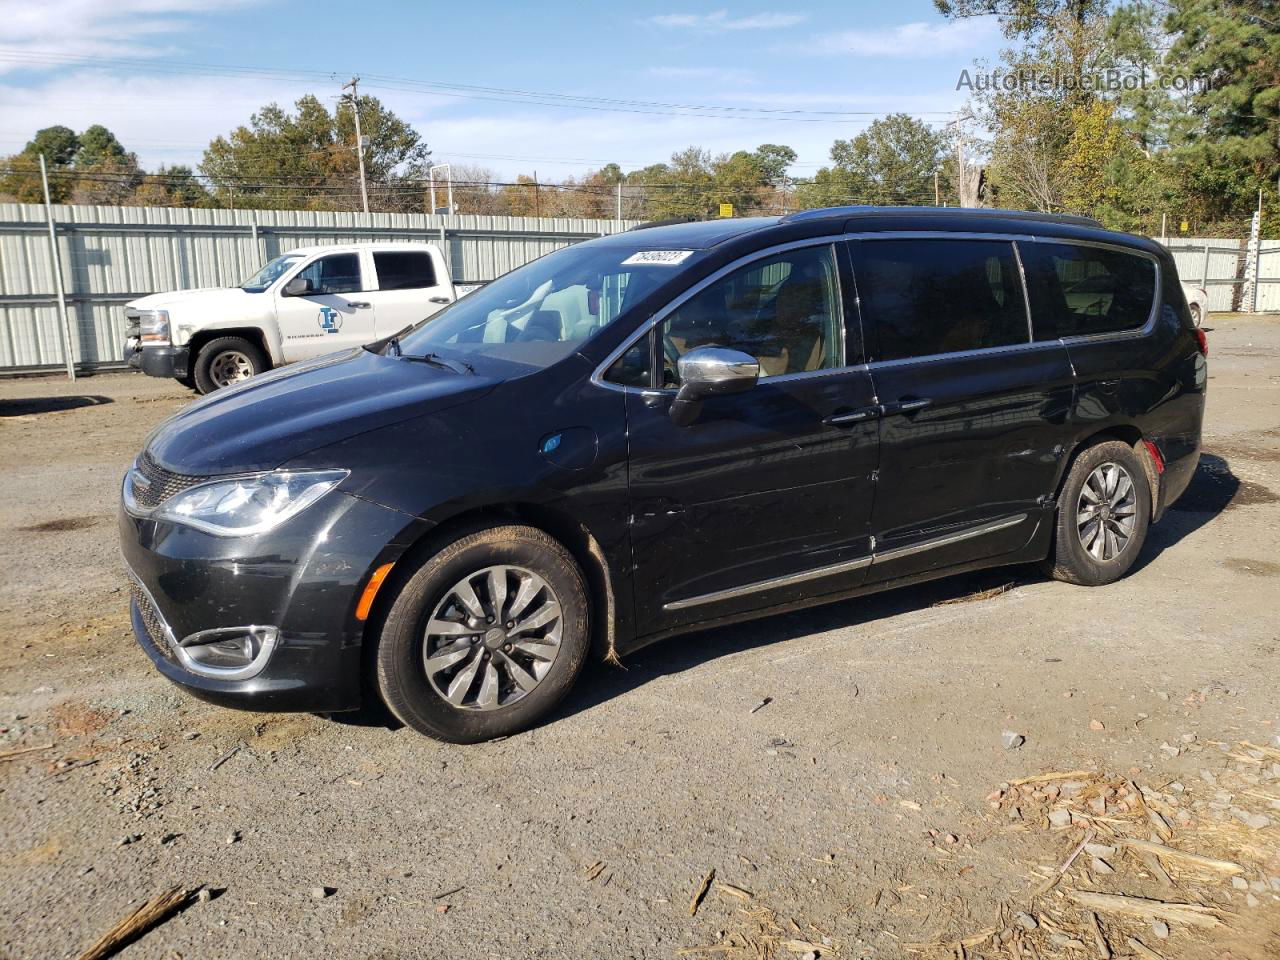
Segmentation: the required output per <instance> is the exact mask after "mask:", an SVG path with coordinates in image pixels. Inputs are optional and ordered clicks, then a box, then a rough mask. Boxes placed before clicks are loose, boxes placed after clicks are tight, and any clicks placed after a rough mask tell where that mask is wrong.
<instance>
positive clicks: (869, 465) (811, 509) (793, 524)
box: [620, 244, 876, 633]
mask: <svg viewBox="0 0 1280 960" xmlns="http://www.w3.org/2000/svg"><path fill="white" fill-rule="evenodd" d="M847 280H848V273H847V262H845V261H844V258H843V256H842V252H841V251H840V249H839V248H838V247H835V246H833V245H831V244H820V245H815V246H808V247H801V248H797V249H792V250H788V251H785V252H782V253H775V254H771V255H769V254H766V255H764V256H762V257H759V258H757V259H755V260H753V261H751V262H749V263H747V264H745V265H742V266H739V267H737V268H736V269H730V268H726V270H725V271H722V273H721V274H720V275H717V276H716V277H713V278H712V279H711V281H710V282H706V283H704V284H702V285H700V286H699V287H698V288H695V291H694V292H692V294H691V295H686V297H685V298H684V299H683V300H682V301H678V302H677V305H676V308H675V309H674V310H673V311H670V312H668V313H667V315H666V316H665V318H664V319H663V320H662V321H661V322H660V323H659V324H658V325H657V327H656V328H655V331H654V334H651V336H650V341H649V342H651V343H652V348H651V349H652V355H653V357H654V358H655V360H656V361H657V367H658V369H659V370H660V371H661V376H660V377H658V378H655V381H656V382H655V381H651V383H652V384H653V387H654V388H651V389H648V390H643V391H641V390H632V391H629V393H628V396H627V425H628V431H629V463H630V467H629V477H630V480H629V483H630V496H631V503H632V517H633V521H632V549H633V555H634V561H635V577H634V580H635V596H636V606H637V610H636V614H637V622H638V625H639V628H640V632H641V633H656V632H660V631H663V630H667V629H672V628H674V627H677V626H680V625H683V624H688V623H693V622H696V621H698V620H702V619H707V618H709V617H712V616H716V617H719V616H724V615H730V614H733V613H736V612H743V611H748V610H754V609H760V608H763V607H767V606H773V605H775V604H778V603H786V602H791V601H796V600H802V599H805V598H808V597H816V596H821V595H824V594H830V593H834V592H837V591H839V590H842V589H847V588H849V587H852V586H856V585H857V584H858V583H860V582H861V580H862V578H863V577H864V576H865V573H866V568H867V566H868V565H869V563H870V560H869V556H870V539H869V537H870V528H869V521H870V516H871V505H872V495H873V491H874V477H873V474H874V471H875V466H876V426H875V422H874V418H872V417H870V416H869V414H868V411H869V410H870V409H873V404H874V397H873V396H872V390H871V381H870V378H869V377H868V375H867V372H866V369H865V368H864V367H860V366H858V367H854V366H849V364H850V363H858V362H859V361H860V359H861V356H860V354H861V338H860V336H858V335H857V330H856V326H855V327H854V328H853V329H852V330H846V325H845V321H844V315H845V312H844V309H843V301H842V293H841V291H842V288H844V287H845V286H846V285H847ZM850 334H853V335H852V336H850ZM710 345H715V346H725V347H731V348H734V349H738V350H742V351H743V352H746V353H749V354H751V355H752V356H754V357H756V358H757V359H758V360H759V362H760V367H761V374H760V381H759V382H758V383H757V384H756V386H754V387H753V388H751V389H750V390H748V391H746V392H745V393H741V394H738V395H735V396H722V397H715V398H711V399H707V400H705V401H703V404H702V409H701V413H700V415H699V416H698V417H697V418H696V419H695V420H694V421H693V422H692V423H691V424H689V425H688V426H680V425H678V424H676V423H674V422H673V421H672V420H671V418H670V416H669V415H668V411H669V408H670V405H671V400H672V398H673V396H674V393H675V388H676V387H677V386H678V381H679V373H678V368H677V365H676V361H677V360H678V359H679V357H680V355H682V354H683V353H686V352H688V351H689V350H692V349H694V348H696V347H700V346H710ZM637 349H638V350H640V351H641V352H643V349H644V346H643V344H642V345H641V346H640V347H638V348H637ZM626 361H627V358H626V357H624V358H623V360H622V361H620V364H621V366H622V367H625V366H626Z"/></svg>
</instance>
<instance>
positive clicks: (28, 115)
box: [0, 0, 1001, 180]
mask: <svg viewBox="0 0 1280 960" xmlns="http://www.w3.org/2000/svg"><path fill="white" fill-rule="evenodd" d="M1000 46H1001V38H1000V36H999V32H998V29H997V26H996V24H995V23H994V22H993V20H992V19H991V18H977V19H973V20H966V21H960V22H955V23H951V22H948V21H946V20H944V19H943V18H942V17H941V16H939V15H938V14H937V12H936V11H935V10H934V7H933V4H932V2H930V0H901V2H898V3H894V4H885V3H854V2H843V3H834V2H812V3H803V2H801V3H797V4H795V5H791V4H783V3H776V2H775V3H768V2H763V3H742V4H727V3H721V2H716V3H698V2H675V0H673V2H667V3H657V4H614V3H600V2H594V3H593V2H590V0H586V2H584V0H578V2H573V3H571V2H565V0H542V2H540V3H538V4H536V5H534V4H518V3H501V2H489V3H473V4H461V3H457V2H450V3H425V2H422V3H410V2H403V3H380V2H365V3H351V2H350V0H346V2H338V0H319V2H309V3H305V4H303V3H289V2H284V0H43V2H30V0H3V2H0V153H10V152H14V151H16V150H18V149H20V148H21V146H22V144H23V143H24V142H25V141H26V140H27V139H28V138H29V137H30V136H31V134H32V133H33V132H34V131H35V130H36V129H38V128H39V127H43V126H48V125H50V124H54V123H61V124H65V125H66V126H69V127H72V128H74V129H76V130H80V129H83V128H84V127H85V126H88V125H89V124H91V123H95V122H97V123H104V124H106V125H107V126H108V127H110V128H111V129H112V130H114V131H115V132H116V133H117V135H118V136H119V137H120V139H121V140H122V141H123V142H124V143H125V145H126V146H127V147H128V148H130V149H132V150H134V151H135V152H136V153H137V154H138V156H139V158H140V159H141V160H142V162H143V163H144V165H146V166H154V165H157V164H159V163H193V164H194V163H195V162H198V160H199V158H200V155H201V152H202V150H203V147H204V146H205V144H207V143H208V141H209V140H210V138H212V137H213V136H215V135H217V134H219V133H225V132H228V131H229V130H231V129H232V128H233V127H234V126H236V125H237V124H238V123H242V122H244V121H245V120H247V118H248V116H249V114H250V113H251V112H252V111H253V110H254V109H255V108H257V107H259V106H261V105H262V104H265V103H268V102H271V101H273V100H274V101H278V102H281V103H289V102H292V101H293V100H295V99H296V98H297V97H299V96H301V95H302V94H304V93H315V94H317V95H318V96H321V97H323V98H327V102H329V103H330V104H332V103H333V102H334V98H336V96H337V94H338V92H339V91H338V88H339V86H340V84H341V82H342V81H343V80H345V79H347V78H349V77H350V75H351V74H352V73H359V74H361V75H362V76H363V77H364V78H365V79H364V82H363V83H362V91H364V92H368V93H371V94H374V95H376V96H378V97H380V98H381V99H382V100H383V101H384V102H385V103H386V104H387V105H389V106H390V107H391V108H392V109H394V110H395V111H396V112H397V113H398V114H400V115H401V116H402V117H404V118H405V119H406V120H408V121H410V122H411V123H412V124H413V125H414V126H415V127H416V128H417V129H418V130H419V131H420V132H421V133H422V134H423V136H424V138H425V139H426V140H427V142H428V143H429V144H430V146H431V147H432V149H433V151H434V157H435V159H436V160H438V161H445V160H448V161H451V162H454V163H457V164H470V165H475V166H480V167H486V168H488V169H490V170H492V171H493V172H494V174H495V175H497V176H498V177H499V178H509V177H512V176H514V175H515V174H516V173H518V172H529V171H531V170H537V171H538V174H539V177H540V178H544V179H549V180H550V179H560V178H561V177H564V176H566V175H576V174H580V173H582V172H583V171H584V170H587V169H590V168H594V167H598V166H600V165H602V164H604V163H606V162H609V161H616V162H618V163H620V164H622V166H623V167H624V169H630V168H634V167H638V166H643V165H645V164H648V163H653V162H656V161H660V160H664V159H666V158H667V157H669V156H670V154H671V153H672V151H674V150H678V149H681V148H683V147H686V146H690V145H696V146H701V147H704V148H706V149H708V150H711V151H712V152H716V153H719V152H725V151H731V150H735V149H739V148H752V147H755V146H756V145H758V144H760V143H769V142H771V143H785V144H789V145H790V146H792V147H793V148H795V150H796V151H797V152H798V153H799V154H800V159H799V162H798V163H797V165H796V167H795V168H794V171H793V172H794V173H795V174H796V175H805V174H806V173H812V171H813V170H815V169H816V168H817V167H818V166H820V165H822V164H823V163H825V162H826V161H827V151H828V150H829V148H830V145H831V142H832V140H834V139H836V138H847V137H850V136H853V135H855V134H856V133H857V132H858V131H859V130H861V129H863V128H864V127H865V125H866V124H867V123H868V122H870V121H871V120H872V119H874V117H875V116H876V115H882V114H884V113H888V112H893V111H903V112H907V113H910V114H913V115H915V116H918V117H920V118H921V119H924V120H927V121H930V122H934V123H943V122H945V121H946V119H947V118H948V115H949V114H954V112H955V111H956V110H957V109H958V108H959V107H961V106H962V105H963V103H964V99H965V98H964V95H963V93H960V92H957V91H956V80H957V78H958V76H959V73H960V70H961V69H962V68H964V67H971V66H972V64H973V61H974V60H975V58H984V57H985V58H993V57H994V56H995V54H996V53H997V52H998V50H999V48H1000ZM433 84H434V85H437V86H433ZM439 84H445V85H449V86H445V87H442V86H438V85H439ZM468 87H472V88H473V87H485V88H500V89H499V90H493V89H489V90H475V89H467V88H468ZM508 91H529V92H533V93H537V94H554V95H557V97H556V98H553V99H551V100H548V99H547V98H545V97H542V98H536V97H534V98H531V97H528V96H523V95H520V94H515V93H511V92H508ZM560 98H580V99H573V100H568V99H560ZM620 100H626V101H639V103H632V104H623V103H617V102H613V101H620ZM657 104H684V105H696V106H698V107H710V108H715V109H714V110H713V111H711V112H714V113H715V114H717V115H715V116H708V115H706V113H707V112H708V111H702V112H700V113H691V112H690V111H688V110H681V109H677V108H673V107H663V106H656V105H657ZM725 108H735V109H733V110H725ZM765 111H793V112H791V113H785V114H783V113H776V112H775V113H767V112H765ZM726 113H734V114H735V118H733V119H730V118H727V117H725V116H724V114H726ZM783 117H787V118H790V119H782V118H783Z"/></svg>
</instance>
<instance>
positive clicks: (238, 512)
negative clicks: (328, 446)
mask: <svg viewBox="0 0 1280 960" xmlns="http://www.w3.org/2000/svg"><path fill="white" fill-rule="evenodd" d="M347 473H348V471H346V470H303V471H297V472H283V471H282V472H279V473H259V474H255V475H253V476H248V477H235V478H233V479H230V480H214V481H212V482H211V483H201V484H198V485H197V486H194V487H188V488H187V489H186V490H183V491H182V492H181V493H176V494H174V495H173V496H172V497H170V498H169V499H168V500H166V501H164V503H162V504H161V505H160V506H159V507H158V508H157V510H156V512H155V517H156V518H157V519H163V520H172V521H174V522H175V523H181V524H185V525H186V526H188V527H195V528H196V529H197V530H203V531H204V532H205V533H211V534H213V535H214V536H215V537H246V536H250V535H252V534H255V533H265V532H266V531H268V530H271V529H274V528H275V527H278V526H280V524H282V523H284V522H285V521H286V520H288V519H289V518H290V517H293V516H296V515H297V514H299V513H301V512H302V511H303V510H305V509H306V508H307V507H309V506H311V504H313V503H315V502H316V501H317V500H319V499H320V498H321V497H323V496H324V495H325V494H326V493H328V492H329V491H330V490H332V489H333V488H334V487H336V486H337V485H338V484H339V483H341V482H342V481H343V480H344V479H346V476H347Z"/></svg>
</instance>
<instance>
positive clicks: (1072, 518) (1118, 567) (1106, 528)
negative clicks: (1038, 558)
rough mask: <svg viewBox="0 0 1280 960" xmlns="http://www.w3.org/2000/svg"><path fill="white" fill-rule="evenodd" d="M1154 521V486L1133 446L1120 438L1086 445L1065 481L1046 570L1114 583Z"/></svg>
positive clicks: (1083, 581) (1090, 583)
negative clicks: (1152, 496) (1150, 482)
mask: <svg viewBox="0 0 1280 960" xmlns="http://www.w3.org/2000/svg"><path fill="white" fill-rule="evenodd" d="M1150 522H1151V488H1150V486H1148V484H1147V471H1146V469H1145V468H1144V467H1143V465H1142V461H1140V460H1139V459H1138V455H1137V454H1136V453H1135V452H1134V450H1133V447H1131V446H1129V445H1128V444H1127V443H1123V442H1121V441H1119V440H1108V441H1105V442H1103V443H1098V444H1095V445H1093V446H1092V447H1088V448H1087V449H1085V450H1083V451H1082V452H1081V453H1080V455H1079V456H1078V457H1076V462H1075V463H1073V464H1072V465H1071V470H1070V471H1069V472H1068V474H1067V479H1066V482H1065V483H1064V484H1063V485H1062V495H1061V496H1060V497H1059V498H1058V512H1057V522H1056V526H1055V530H1054V541H1053V544H1054V552H1053V554H1052V557H1051V560H1050V561H1049V562H1048V563H1047V565H1046V566H1047V569H1046V572H1047V573H1048V574H1049V575H1050V576H1051V577H1053V578H1054V579H1055V580H1064V581H1066V582H1067V583H1074V584H1078V585H1081V586H1086V587H1097V586H1102V585H1103V584H1107V583H1114V582H1115V581H1116V580H1119V579H1120V578H1121V577H1123V576H1124V575H1125V574H1126V573H1128V572H1129V568H1130V567H1132V566H1133V562H1134V561H1135V560H1137V559H1138V554H1139V552H1141V550H1142V544H1143V542H1144V541H1145V540H1146V538H1147V527H1148V525H1149V524H1150Z"/></svg>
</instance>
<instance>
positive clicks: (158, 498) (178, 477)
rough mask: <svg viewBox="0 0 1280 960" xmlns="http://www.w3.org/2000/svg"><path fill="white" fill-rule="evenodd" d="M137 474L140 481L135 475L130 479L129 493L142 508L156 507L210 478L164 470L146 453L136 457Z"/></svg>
mask: <svg viewBox="0 0 1280 960" xmlns="http://www.w3.org/2000/svg"><path fill="white" fill-rule="evenodd" d="M137 474H140V475H141V477H142V482H139V481H138V479H137V477H136V476H135V477H134V478H133V479H132V480H131V482H132V484H133V487H132V489H131V490H130V493H132V494H133V500H134V502H135V503H136V504H137V505H138V506H140V507H142V508H143V509H144V510H150V509H152V508H154V507H158V506H159V505H160V504H162V503H164V502H165V501H166V500H168V499H169V498H170V497H172V496H173V495H174V494H175V493H181V492H182V491H183V490H186V489H187V488H188V487H193V486H195V485H196V484H197V483H203V482H204V481H206V480H209V479H211V478H209V477H195V476H191V475H189V474H185V473H174V472H173V471H172V470H166V469H165V468H164V467H162V466H160V464H158V463H156V462H155V461H154V460H152V459H151V455H150V454H147V453H144V454H143V455H142V456H140V457H139V458H138V466H137Z"/></svg>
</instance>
